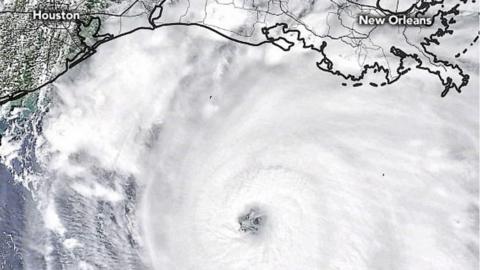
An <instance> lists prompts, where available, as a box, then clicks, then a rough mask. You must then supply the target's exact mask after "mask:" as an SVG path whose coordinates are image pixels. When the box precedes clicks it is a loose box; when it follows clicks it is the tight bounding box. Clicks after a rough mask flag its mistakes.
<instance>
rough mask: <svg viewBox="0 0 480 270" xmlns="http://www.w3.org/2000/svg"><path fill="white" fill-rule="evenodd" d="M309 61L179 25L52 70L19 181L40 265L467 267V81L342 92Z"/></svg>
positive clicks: (474, 145)
mask: <svg viewBox="0 0 480 270" xmlns="http://www.w3.org/2000/svg"><path fill="white" fill-rule="evenodd" d="M133 40H135V41H138V40H141V41H142V42H134V41H133ZM166 40H169V41H168V42H166ZM315 57H317V56H316V55H315V54H314V52H311V51H305V50H297V51H296V50H292V51H290V52H288V53H287V52H283V51H282V50H280V49H279V48H277V47H275V46H270V45H268V44H267V45H264V46H261V47H255V48H252V47H248V46H245V45H242V44H232V43H231V42H228V41H226V40H224V39H221V38H220V37H218V35H216V34H215V33H212V32H209V31H207V30H205V29H201V28H195V27H172V28H169V29H161V30H159V31H156V32H154V33H151V32H148V33H147V32H145V31H143V32H142V31H139V32H138V33H135V34H132V35H131V37H125V38H124V39H121V40H117V41H112V42H111V43H110V44H109V47H105V48H104V49H103V50H102V51H99V52H98V53H97V54H96V55H95V57H94V58H92V59H90V60H89V61H87V62H86V63H83V64H82V65H80V66H79V67H76V69H75V70H73V71H71V73H69V74H71V75H67V76H65V77H64V78H62V79H61V80H59V81H58V82H56V83H55V91H54V93H52V94H51V95H52V96H53V99H54V100H55V105H53V106H52V108H51V109H49V111H48V112H46V114H45V120H44V122H45V124H44V128H43V131H42V135H41V140H39V142H38V146H37V147H36V153H37V158H38V160H39V161H38V162H39V163H40V164H41V166H40V167H41V180H40V178H39V177H33V176H32V177H31V179H32V180H30V181H32V182H33V183H37V185H38V181H43V182H42V186H43V188H42V189H39V190H38V191H37V192H38V193H39V194H40V195H39V196H38V200H41V201H42V204H41V206H39V207H38V209H39V214H38V215H37V216H35V215H32V216H30V219H31V220H32V222H33V221H35V220H43V222H41V223H38V224H40V226H44V227H45V228H46V229H45V231H48V233H46V234H42V235H43V237H42V238H41V239H42V240H41V241H40V240H38V241H40V243H38V246H41V247H44V246H47V247H50V248H46V249H45V248H38V250H37V251H36V252H37V253H42V254H43V255H44V256H46V257H47V258H50V259H48V260H46V262H44V264H45V265H48V267H50V268H49V269H57V268H55V266H59V265H62V267H64V268H58V269H155V270H165V269H169V270H191V269H195V270H220V269H222V270H245V269H252V270H253V269H259V270H270V269H272V270H273V269H276V270H295V269H298V270H319V269H322V270H334V269H335V270H338V269H342V270H349V269H351V270H354V269H355V270H362V269H365V270H367V269H368V270H372V269H392V270H394V269H422V270H425V269H435V270H447V269H476V268H477V267H478V231H477V227H478V202H477V198H478V183H477V179H478V162H479V161H478V102H471V101H472V100H478V91H477V90H478V84H476V83H475V80H474V79H475V78H473V79H472V80H471V81H472V86H471V87H470V88H467V89H465V91H464V93H462V94H461V95H455V94H452V95H449V96H448V97H447V98H441V97H440V96H439V95H438V91H437V89H432V88H431V87H429V86H431V85H434V86H436V87H437V88H438V87H441V85H440V83H439V82H437V81H436V79H435V78H434V77H433V76H431V77H425V76H421V75H419V74H418V73H413V72H412V73H411V74H408V75H406V78H407V79H404V80H403V81H402V82H401V83H399V84H401V87H398V85H396V86H392V85H387V86H386V87H379V88H375V87H369V86H364V87H361V88H355V87H341V80H340V78H337V77H334V76H333V75H331V74H327V73H322V72H320V70H319V69H318V68H317V66H316V65H315V63H313V62H312V61H311V59H314V58H315ZM423 75H424V74H423ZM477 81H478V80H477ZM45 179H47V180H45ZM45 181H46V182H45ZM38 216H40V218H39V217H38ZM32 224H33V223H32ZM31 227H33V225H31ZM38 230H40V229H38ZM35 265H36V264H35V263H31V264H30V268H29V269H39V268H35ZM48 267H46V268H48Z"/></svg>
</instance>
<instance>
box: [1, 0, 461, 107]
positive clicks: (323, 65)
mask: <svg viewBox="0 0 480 270" xmlns="http://www.w3.org/2000/svg"><path fill="white" fill-rule="evenodd" d="M166 1H167V0H163V1H161V2H160V3H159V4H157V5H155V6H154V7H153V9H152V11H151V12H150V15H149V17H148V22H149V24H150V26H149V27H147V26H142V27H137V28H135V29H132V30H130V31H128V32H125V33H121V34H119V35H117V36H113V35H111V34H104V35H99V31H100V28H101V23H102V21H101V20H100V18H99V17H96V16H92V17H91V18H90V19H89V21H88V22H82V21H77V28H76V34H77V36H78V37H79V39H80V42H81V45H83V46H84V48H83V49H82V50H81V51H80V52H78V53H77V54H76V55H75V56H73V57H72V58H67V59H66V63H65V67H64V69H63V71H62V72H60V73H58V74H57V75H55V76H54V77H53V78H52V79H50V80H49V81H47V82H45V83H43V84H41V85H40V86H37V87H35V88H34V89H30V90H18V91H15V92H13V93H10V94H8V95H5V96H0V106H1V105H3V104H5V103H7V102H9V101H13V100H16V99H19V98H21V97H23V96H25V95H27V94H29V93H32V92H35V91H37V90H39V89H40V88H42V87H45V86H46V85H49V84H51V83H53V82H55V81H56V80H57V79H58V78H60V77H61V76H62V75H64V74H65V73H66V72H67V71H68V70H70V69H71V68H73V67H75V66H76V65H78V64H79V63H81V62H83V61H85V60H86V59H88V58H89V57H91V56H92V55H94V54H95V53H96V52H97V48H98V47H99V46H100V45H102V44H104V43H106V42H109V41H112V40H115V39H117V38H120V37H123V36H126V35H129V34H132V33H134V32H137V31H140V30H150V31H153V30H156V29H159V28H162V27H168V26H196V27H200V28H204V29H207V30H209V31H212V32H214V33H216V34H218V35H220V36H222V37H223V38H226V39H228V40H231V41H233V42H237V43H240V44H244V45H248V46H254V47H258V46H261V45H264V44H272V45H275V46H276V47H278V48H280V49H281V50H283V51H290V49H291V48H292V47H293V46H294V44H293V43H292V42H290V41H288V40H287V39H285V38H283V37H278V38H272V37H269V36H268V31H269V30H271V29H273V28H275V27H279V26H280V27H282V31H283V33H285V34H286V33H295V34H296V38H297V41H300V42H302V46H303V48H304V49H311V50H314V51H317V52H319V53H320V54H322V56H323V58H322V60H321V61H320V62H317V63H316V66H317V67H318V68H319V69H320V70H322V71H325V72H328V73H330V74H333V75H336V76H340V77H342V78H343V79H345V80H346V81H351V82H353V85H352V86H353V87H358V86H362V85H363V82H362V81H363V80H364V78H365V75H366V74H367V73H368V71H369V70H373V72H384V73H385V81H384V82H382V83H381V84H377V83H374V82H369V83H368V84H369V85H370V86H374V87H378V86H385V85H388V84H392V83H394V82H396V81H398V80H399V79H400V77H402V76H403V75H404V74H406V73H408V72H409V71H411V69H410V68H405V67H404V65H403V63H404V60H405V59H406V58H407V57H411V58H412V59H414V60H415V61H416V62H417V63H418V64H417V65H416V66H415V67H416V68H418V69H422V70H426V71H427V72H429V73H431V74H434V75H436V76H437V77H438V78H439V79H440V81H441V83H442V85H443V86H444V87H445V88H444V90H443V91H442V93H441V97H445V96H446V95H447V94H448V92H449V91H450V89H455V90H456V91H457V92H458V93H461V89H462V88H463V87H464V86H466V85H467V84H468V82H469V78H470V76H469V75H468V74H466V73H464V71H463V70H462V69H461V68H460V67H459V66H458V65H456V64H453V63H450V62H448V61H446V60H441V59H439V58H438V57H437V55H435V54H434V53H431V52H429V51H428V50H427V47H428V46H430V45H431V44H432V43H433V44H436V45H439V44H440V43H439V41H438V39H437V38H439V37H442V36H444V35H445V34H452V33H453V30H449V27H450V24H451V23H454V22H455V21H454V20H453V21H452V19H450V20H449V21H447V19H446V18H445V16H446V15H450V14H453V15H458V13H459V11H458V7H459V6H460V4H457V5H455V6H454V7H453V8H451V9H450V10H448V11H442V10H440V11H439V12H438V13H437V14H436V15H435V16H433V18H434V19H436V18H437V16H438V18H439V19H440V20H441V23H442V25H443V26H444V28H443V29H442V28H438V29H437V31H436V32H435V33H433V34H431V35H430V36H429V37H426V38H424V41H423V42H421V43H420V45H421V46H422V48H423V49H424V51H425V52H426V53H427V54H428V55H430V56H432V57H433V62H434V63H438V64H442V65H444V66H448V67H450V68H452V69H457V70H459V74H460V76H462V83H461V84H460V85H456V84H455V83H453V81H452V79H451V78H450V77H447V78H446V79H444V78H442V76H441V74H440V72H439V71H434V70H431V69H429V68H428V67H422V64H423V62H422V61H421V60H420V58H419V57H418V55H417V54H407V53H405V52H404V51H402V50H401V49H399V48H396V47H395V46H392V47H391V48H390V52H391V53H392V54H394V55H395V56H398V57H400V65H399V66H398V67H397V68H396V74H398V75H397V76H396V77H394V78H393V79H391V78H390V77H389V75H390V73H391V70H390V69H389V68H387V67H384V66H382V65H381V64H379V63H378V62H376V61H375V62H374V63H373V64H371V65H365V66H363V68H362V70H361V72H360V74H359V75H357V76H355V75H353V74H348V73H347V74H344V73H342V72H341V71H339V70H334V68H333V62H332V61H331V60H330V59H329V58H328V57H327V55H326V54H325V52H324V49H325V47H326V46H327V45H328V43H327V42H326V41H323V42H322V44H321V45H320V47H319V48H316V47H315V46H314V45H307V44H306V40H305V39H304V38H302V37H301V36H300V34H301V33H300V31H299V30H296V29H288V25H287V24H286V23H277V24H275V25H274V26H270V27H264V28H262V33H263V34H264V35H265V37H266V40H264V41H261V42H258V43H250V42H246V41H242V40H239V39H236V38H233V37H230V36H227V35H225V34H223V33H221V32H220V31H218V30H216V29H214V28H212V27H210V26H207V25H204V24H199V23H164V24H159V25H155V20H157V19H159V18H160V17H161V16H162V14H163V4H164V3H165V2H166ZM348 2H350V3H352V4H358V3H355V2H353V1H348ZM379 3H380V1H379V0H378V1H377V3H376V5H375V8H376V9H377V10H379V11H381V12H384V13H385V14H397V15H398V14H409V13H412V10H415V9H416V14H415V16H418V15H423V14H425V13H426V11H427V10H428V8H429V7H430V6H431V5H439V4H442V3H443V0H441V1H437V2H435V1H434V2H432V3H426V2H423V3H422V4H421V6H417V3H416V4H413V5H412V6H411V7H410V8H408V9H407V10H405V11H402V12H396V13H395V12H393V11H391V10H388V9H383V8H382V7H381V6H380V4H379ZM372 7H373V6H372ZM157 12H158V15H156V16H155V14H156V13H157ZM93 20H98V22H99V24H98V27H97V29H96V30H95V33H93V35H92V38H96V39H98V40H97V41H96V42H95V43H94V44H93V45H91V46H89V45H87V44H86V42H85V38H84V37H82V36H81V35H80V31H81V28H82V26H83V27H88V26H89V25H90V23H92V21H93ZM280 40H282V41H284V42H286V43H287V44H289V46H288V47H286V48H285V47H282V46H280V45H278V44H277V42H278V41H280ZM342 85H343V86H347V83H346V82H344V83H342Z"/></svg>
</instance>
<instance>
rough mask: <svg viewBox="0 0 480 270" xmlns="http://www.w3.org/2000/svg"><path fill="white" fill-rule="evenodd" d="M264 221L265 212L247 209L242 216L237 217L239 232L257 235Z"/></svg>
mask: <svg viewBox="0 0 480 270" xmlns="http://www.w3.org/2000/svg"><path fill="white" fill-rule="evenodd" d="M265 221H266V215H265V212H264V211H262V210H261V209H260V208H258V207H252V208H249V210H247V211H246V212H244V214H242V215H240V216H239V217H238V224H239V225H240V228H239V231H241V232H244V233H252V234H257V233H259V232H261V230H262V227H264V225H265Z"/></svg>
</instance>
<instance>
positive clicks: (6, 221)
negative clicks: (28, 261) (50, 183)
mask: <svg viewBox="0 0 480 270" xmlns="http://www.w3.org/2000/svg"><path fill="white" fill-rule="evenodd" d="M27 200H31V197H30V196H29V192H28V190H26V189H25V188H24V187H23V186H22V185H19V184H15V183H14V182H13V178H12V176H11V174H10V173H9V172H8V170H7V169H6V168H5V166H3V165H2V164H0V243H1V244H0V269H23V268H24V261H23V256H24V252H23V245H22V239H23V236H24V232H25V205H26V201H27Z"/></svg>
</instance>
